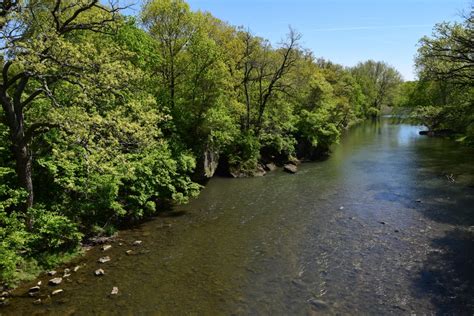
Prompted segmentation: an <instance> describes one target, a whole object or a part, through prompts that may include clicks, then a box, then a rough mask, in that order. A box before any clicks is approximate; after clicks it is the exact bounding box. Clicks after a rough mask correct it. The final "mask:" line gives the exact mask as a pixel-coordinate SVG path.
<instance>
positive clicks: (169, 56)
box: [141, 0, 196, 110]
mask: <svg viewBox="0 0 474 316" xmlns="http://www.w3.org/2000/svg"><path fill="white" fill-rule="evenodd" d="M141 19H142V22H143V25H144V26H145V29H146V30H147V31H148V33H149V34H151V36H152V37H154V38H155V39H156V40H157V43H158V46H159V50H160V55H161V58H162V60H161V61H160V62H159V65H158V67H157V69H156V73H157V74H159V75H160V76H161V78H162V80H163V83H164V84H165V86H166V88H167V92H166V97H165V98H166V104H167V105H168V106H169V107H170V109H171V110H174V108H175V104H176V89H177V85H178V84H179V80H180V79H181V77H182V76H183V75H184V74H185V73H186V69H187V67H186V63H185V61H184V58H183V56H184V52H185V50H186V46H187V45H188V44H189V43H190V41H191V39H192V37H193V36H194V34H195V32H196V28H195V24H194V21H193V20H194V17H193V14H192V13H191V11H190V9H189V5H188V4H187V3H186V2H184V1H183V0H150V1H148V2H147V3H146V4H145V6H144V7H143V10H142V13H141Z"/></svg>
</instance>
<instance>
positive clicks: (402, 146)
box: [0, 119, 474, 315]
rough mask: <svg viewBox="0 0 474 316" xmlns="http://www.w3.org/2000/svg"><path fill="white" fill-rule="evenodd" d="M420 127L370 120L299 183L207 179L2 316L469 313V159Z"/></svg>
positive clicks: (473, 283)
mask: <svg viewBox="0 0 474 316" xmlns="http://www.w3.org/2000/svg"><path fill="white" fill-rule="evenodd" d="M420 129H421V128H420V127H417V126H411V125H403V124H402V125H400V124H391V122H390V120H388V119H384V120H381V121H380V122H368V123H364V124H362V125H360V126H357V127H355V128H353V129H351V130H350V131H349V132H348V133H347V134H346V135H344V137H343V139H342V141H341V144H339V145H337V146H334V148H333V153H332V155H331V157H330V158H329V159H328V160H326V161H323V162H316V163H307V164H303V165H301V166H299V172H298V173H297V174H295V175H292V174H287V173H284V172H283V171H276V172H273V173H269V174H268V175H267V176H265V177H261V178H250V179H227V178H215V179H212V180H211V181H210V182H209V184H208V185H207V186H206V188H205V189H204V190H203V192H202V194H201V195H200V197H199V198H198V199H196V200H194V201H192V202H191V203H189V204H188V205H184V206H180V207H177V208H176V210H175V211H174V212H173V213H168V214H165V215H163V216H161V217H158V218H155V219H153V220H151V221H149V222H146V223H144V224H142V225H141V226H139V227H136V228H134V229H131V230H127V231H123V232H121V233H120V234H119V238H118V239H117V240H116V241H115V242H113V243H112V249H110V250H108V251H105V252H104V251H101V250H100V249H99V247H96V248H94V249H92V250H90V251H88V252H87V254H86V256H85V257H84V258H82V259H80V260H78V261H77V262H76V263H73V264H70V265H69V266H67V267H69V268H71V267H73V266H75V265H79V266H80V269H79V270H78V271H77V272H73V273H72V275H71V276H70V277H68V278H66V279H65V280H64V281H63V283H62V284H61V285H59V286H57V287H56V288H61V289H63V290H64V292H63V293H60V294H58V295H55V296H53V297H47V295H48V294H49V293H50V292H51V291H52V290H53V289H54V288H52V287H49V286H45V285H44V284H45V283H47V280H48V277H47V276H43V277H42V278H40V280H42V281H43V286H42V290H41V296H42V303H41V304H39V305H34V304H33V301H34V300H36V298H30V297H28V296H27V295H26V292H27V290H28V288H29V287H30V286H32V285H34V284H36V282H37V281H38V280H36V281H34V282H32V283H30V284H27V285H25V286H23V287H20V288H19V289H17V290H16V291H15V292H14V297H13V298H12V299H11V300H10V305H9V306H7V307H6V308H3V309H0V314H2V315H4V314H5V315H9V314H28V315H31V314H33V315H34V314H37V315H43V314H61V315H68V314H69V315H72V314H74V315H89V314H101V315H102V314H103V315H107V314H124V315H132V314H140V315H188V314H189V315H249V314H250V315H318V314H323V315H324V314H328V315H332V314H339V315H344V314H352V315H354V314H364V315H367V314H370V315H380V314H401V315H408V314H417V315H424V314H456V315H459V314H461V315H463V314H465V315H472V314H473V313H474V271H473V270H474V242H473V241H474V226H473V225H474V151H473V150H470V149H467V148H463V147H462V146H459V145H457V144H454V143H453V142H450V141H447V140H442V139H435V138H428V137H425V136H419V135H418V131H419V130H420ZM135 240H141V241H142V244H141V245H139V246H133V245H132V243H133V242H134V241H135ZM127 250H133V253H132V254H130V255H128V254H126V251H127ZM105 255H108V256H110V258H111V261H110V262H107V263H105V264H100V263H97V259H98V258H99V257H102V256H105ZM63 268H64V267H63ZM98 268H103V269H104V271H105V275H104V276H102V277H95V276H94V275H93V272H94V270H95V269H98ZM49 278H50V277H49ZM113 287H118V289H119V294H118V295H115V296H112V295H110V292H111V290H112V288H113Z"/></svg>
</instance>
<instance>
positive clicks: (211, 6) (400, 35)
mask: <svg viewBox="0 0 474 316" xmlns="http://www.w3.org/2000/svg"><path fill="white" fill-rule="evenodd" d="M188 3H189V4H190V6H191V9H192V10H195V11H196V10H201V11H209V12H210V13H212V15H214V16H215V17H217V18H220V19H221V20H224V21H227V22H229V23H230V24H232V25H236V26H244V27H245V28H249V29H250V30H251V31H252V33H254V34H255V35H258V36H261V37H264V38H267V39H269V40H270V41H271V42H272V43H275V44H276V43H278V42H280V40H281V39H283V38H284V37H285V34H286V33H287V32H288V27H289V26H291V27H292V28H293V29H295V30H297V31H298V32H299V33H301V34H302V35H303V37H302V40H301V44H302V46H303V47H304V48H308V49H311V50H312V51H313V52H314V55H315V56H317V57H323V58H326V59H329V60H331V61H333V62H336V63H339V64H342V65H344V66H353V65H355V64H357V63H358V62H359V61H364V60H367V59H374V60H381V61H385V62H387V63H388V64H390V65H392V66H394V67H395V68H396V69H397V70H398V71H399V72H400V73H401V74H402V75H403V77H404V79H405V80H413V79H414V78H415V72H414V67H413V64H414V56H415V54H416V50H417V44H418V40H419V39H420V38H421V37H423V36H425V35H431V33H432V29H433V26H434V25H435V24H436V23H439V22H441V21H459V20H461V18H460V14H461V13H462V11H465V10H467V9H468V8H469V7H470V6H471V5H472V4H474V0H189V1H188Z"/></svg>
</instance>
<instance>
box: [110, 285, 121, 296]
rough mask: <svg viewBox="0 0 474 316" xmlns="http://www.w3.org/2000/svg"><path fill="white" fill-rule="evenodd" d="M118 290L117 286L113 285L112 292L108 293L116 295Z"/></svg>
mask: <svg viewBox="0 0 474 316" xmlns="http://www.w3.org/2000/svg"><path fill="white" fill-rule="evenodd" d="M118 292H119V289H118V287H116V286H114V287H113V288H112V292H110V295H117V294H118Z"/></svg>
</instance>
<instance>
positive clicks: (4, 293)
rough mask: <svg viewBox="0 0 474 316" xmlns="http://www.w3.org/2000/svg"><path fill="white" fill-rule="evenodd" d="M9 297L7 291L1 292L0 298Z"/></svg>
mask: <svg viewBox="0 0 474 316" xmlns="http://www.w3.org/2000/svg"><path fill="white" fill-rule="evenodd" d="M9 296H10V293H8V292H7V291H3V292H2V294H0V297H9Z"/></svg>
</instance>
